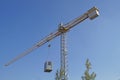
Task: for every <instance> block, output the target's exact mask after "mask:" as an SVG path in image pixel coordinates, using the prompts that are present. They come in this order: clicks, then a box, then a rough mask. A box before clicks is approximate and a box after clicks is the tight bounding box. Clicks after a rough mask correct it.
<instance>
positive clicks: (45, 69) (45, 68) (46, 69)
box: [44, 61, 52, 72]
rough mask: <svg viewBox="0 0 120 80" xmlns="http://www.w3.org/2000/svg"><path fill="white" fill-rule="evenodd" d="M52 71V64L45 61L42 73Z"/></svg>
mask: <svg viewBox="0 0 120 80" xmlns="http://www.w3.org/2000/svg"><path fill="white" fill-rule="evenodd" d="M51 71H52V62H51V61H46V62H45V64H44V72H51Z"/></svg>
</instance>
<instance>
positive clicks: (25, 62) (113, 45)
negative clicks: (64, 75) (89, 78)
mask: <svg viewBox="0 0 120 80" xmlns="http://www.w3.org/2000/svg"><path fill="white" fill-rule="evenodd" d="M93 6H97V7H98V8H99V10H100V16H99V17H98V18H96V19H95V20H93V21H91V20H89V19H87V20H85V21H84V22H83V23H81V24H79V25H77V26H76V27H74V28H73V29H72V30H71V31H69V32H68V34H67V48H68V61H69V63H68V64H69V80H80V79H81V76H82V75H83V74H84V70H85V65H84V64H85V61H86V59H87V58H89V59H90V61H91V63H92V70H91V72H92V71H95V73H96V74H97V77H96V80H118V79H120V62H119V61H120V9H119V8H120V0H0V80H54V77H55V72H56V70H57V69H59V65H60V60H59V57H60V56H59V54H60V44H59V43H60V40H59V37H58V38H55V39H54V40H52V41H51V42H49V43H50V44H51V48H50V49H48V47H47V45H48V44H45V45H44V46H42V47H40V48H39V49H37V50H36V51H33V52H32V53H31V54H29V55H27V56H25V57H24V58H22V59H21V60H19V61H17V62H15V63H14V64H12V65H10V66H8V67H4V66H3V65H4V64H5V63H6V62H8V61H9V60H11V59H13V58H14V57H15V56H17V55H18V54H20V53H22V52H23V51H24V50H26V49H28V48H30V47H32V46H33V44H35V43H36V42H38V41H39V40H40V39H42V38H43V37H44V36H46V35H48V34H49V33H51V32H54V31H55V30H56V29H57V28H58V24H59V23H60V22H63V23H67V22H69V21H70V20H72V19H74V18H76V17H78V16H80V15H82V14H83V13H84V12H86V11H87V10H88V9H90V8H91V7H93ZM46 60H51V61H52V62H53V72H51V73H44V72H43V67H44V62H45V61H46Z"/></svg>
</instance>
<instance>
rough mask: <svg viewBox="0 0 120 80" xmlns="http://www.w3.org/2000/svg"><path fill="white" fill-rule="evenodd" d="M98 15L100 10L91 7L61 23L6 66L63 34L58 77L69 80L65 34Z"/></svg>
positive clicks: (61, 79) (60, 79) (59, 79)
mask: <svg viewBox="0 0 120 80" xmlns="http://www.w3.org/2000/svg"><path fill="white" fill-rule="evenodd" d="M97 16H99V10H98V9H97V8H96V7H93V8H91V9H89V10H88V11H87V12H86V13H84V14H83V15H81V16H79V17H77V18H75V19H74V20H72V21H70V22H68V23H66V24H60V25H59V28H58V29H57V30H56V31H55V32H53V33H51V34H49V35H48V36H47V37H45V38H43V39H42V40H40V41H39V42H38V43H36V44H35V45H33V46H32V47H31V48H29V49H27V50H26V51H25V52H23V53H21V54H20V55H18V56H17V57H15V58H14V59H12V60H11V61H9V62H8V63H6V64H5V66H8V65H10V64H12V63H14V62H15V61H17V60H19V59H21V58H22V57H24V56H26V55H28V54H30V53H31V52H32V51H34V50H35V49H37V48H39V47H41V46H42V45H44V44H45V43H47V42H49V41H50V40H52V39H54V38H55V37H57V36H61V67H60V73H59V75H58V77H59V78H58V80H68V77H67V52H66V43H65V34H66V32H68V31H69V30H70V29H71V28H73V27H74V26H76V25H77V24H79V23H81V22H83V21H84V20H86V19H87V18H89V19H90V20H93V19H94V18H96V17H97Z"/></svg>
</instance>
